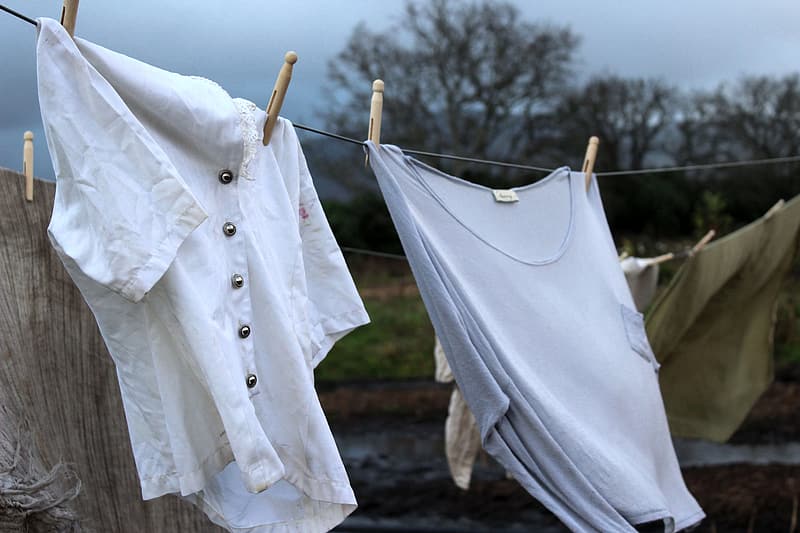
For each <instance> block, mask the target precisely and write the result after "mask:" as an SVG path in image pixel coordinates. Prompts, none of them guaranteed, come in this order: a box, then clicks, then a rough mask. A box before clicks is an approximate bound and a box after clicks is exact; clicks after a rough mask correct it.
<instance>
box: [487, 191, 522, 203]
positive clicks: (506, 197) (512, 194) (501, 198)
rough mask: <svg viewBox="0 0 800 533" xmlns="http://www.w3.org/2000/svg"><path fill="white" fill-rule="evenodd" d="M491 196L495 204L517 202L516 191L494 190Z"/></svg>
mask: <svg viewBox="0 0 800 533" xmlns="http://www.w3.org/2000/svg"><path fill="white" fill-rule="evenodd" d="M492 194H493V195H494V200H495V202H519V198H518V197H517V193H516V191H512V190H511V189H494V190H492Z"/></svg>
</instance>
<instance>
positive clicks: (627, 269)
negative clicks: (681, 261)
mask: <svg viewBox="0 0 800 533" xmlns="http://www.w3.org/2000/svg"><path fill="white" fill-rule="evenodd" d="M620 266H621V267H622V271H623V272H624V273H625V281H627V282H628V287H629V288H630V291H631V296H633V301H634V304H635V305H636V309H637V310H638V311H641V312H644V310H645V309H646V308H647V306H648V305H650V302H651V301H652V299H653V296H655V293H656V288H657V286H658V271H659V265H658V264H657V263H653V262H652V259H649V258H641V257H625V258H624V259H622V260H621V261H620ZM435 341H436V342H435V345H434V349H433V355H434V361H435V369H436V370H435V378H436V381H437V382H439V383H452V382H453V381H455V378H454V377H453V372H452V371H451V370H450V365H448V364H447V358H446V357H445V355H444V349H443V348H442V343H441V342H440V341H439V338H438V337H436V339H435ZM444 428H445V429H444V447H445V455H446V456H447V464H448V466H449V468H450V475H451V476H452V478H453V482H455V484H456V486H457V487H459V488H461V489H463V490H468V489H469V483H470V480H471V478H472V469H473V467H474V465H475V461H476V459H477V457H478V454H479V453H480V451H481V442H480V440H481V436H480V431H479V430H478V423H477V422H476V421H475V417H474V416H473V415H472V413H471V412H470V410H469V407H468V406H467V402H465V401H464V397H463V396H462V394H461V391H460V390H459V389H458V386H457V385H456V386H454V387H453V392H452V394H451V395H450V404H449V407H448V410H447V419H446V420H445V426H444Z"/></svg>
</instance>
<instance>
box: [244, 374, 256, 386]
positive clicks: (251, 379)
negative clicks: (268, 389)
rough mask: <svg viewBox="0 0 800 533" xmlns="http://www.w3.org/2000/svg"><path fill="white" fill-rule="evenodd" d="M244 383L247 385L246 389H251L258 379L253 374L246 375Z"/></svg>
mask: <svg viewBox="0 0 800 533" xmlns="http://www.w3.org/2000/svg"><path fill="white" fill-rule="evenodd" d="M245 383H247V388H248V389H252V388H253V387H255V386H256V383H258V378H257V377H256V375H255V374H247V379H246V381H245Z"/></svg>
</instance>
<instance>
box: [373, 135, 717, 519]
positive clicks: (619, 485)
mask: <svg viewBox="0 0 800 533" xmlns="http://www.w3.org/2000/svg"><path fill="white" fill-rule="evenodd" d="M367 150H368V152H369V160H370V164H371V166H372V169H373V171H374V173H375V175H376V177H377V179H378V184H379V185H380V189H381V192H382V194H383V197H384V199H385V200H386V203H387V205H388V207H389V211H390V213H391V216H392V220H393V221H394V224H395V226H396V227H397V231H398V233H399V235H400V239H401V241H402V244H403V247H404V249H405V252H406V254H407V256H408V259H409V262H410V264H411V268H412V271H413V273H414V277H415V278H416V281H417V284H418V285H419V289H420V293H421V294H422V298H423V301H424V303H425V306H426V309H427V310H428V313H429V315H430V318H431V321H432V322H433V325H434V329H435V330H436V334H437V335H438V336H439V338H440V340H441V343H442V347H443V348H444V352H445V355H446V356H447V360H448V362H449V363H450V367H451V368H452V370H453V375H454V376H455V379H456V382H457V383H458V386H459V388H460V389H461V391H462V393H463V395H464V398H465V399H466V401H467V404H468V405H469V407H470V410H471V411H472V412H473V414H474V415H475V418H476V420H477V422H478V425H479V427H480V431H481V438H482V443H483V446H484V449H486V451H487V452H489V453H490V454H491V455H492V456H493V457H494V458H495V459H496V460H497V461H498V462H499V463H500V464H501V465H502V466H503V467H505V468H506V470H508V471H509V472H511V473H512V474H513V475H514V477H515V478H516V479H517V480H518V481H519V482H520V483H521V484H522V486H523V487H525V489H526V490H528V492H530V493H531V494H532V495H533V496H534V497H535V498H537V499H538V500H540V501H541V502H542V503H543V504H545V505H546V506H547V507H548V508H549V509H550V510H551V511H553V512H554V513H555V514H556V515H557V516H558V517H559V518H560V519H561V520H562V521H563V522H564V523H565V524H566V525H567V526H568V527H569V528H570V529H572V530H573V531H635V528H634V525H636V524H641V523H645V522H651V521H659V520H663V522H664V530H665V531H668V532H669V531H677V530H680V529H682V528H685V527H688V526H691V525H693V524H695V523H697V522H698V521H699V520H701V519H702V518H703V516H704V514H703V512H702V510H701V509H700V507H699V506H698V504H697V502H696V501H695V500H694V498H693V497H692V495H691V494H690V493H689V492H688V490H687V489H686V486H685V484H684V482H683V478H682V476H681V472H680V469H679V466H678V462H677V459H676V457H675V452H674V449H673V447H672V441H671V440H670V435H669V429H668V427H667V421H666V417H665V414H664V406H663V402H662V399H661V394H660V392H659V388H658V379H657V368H658V365H657V363H656V362H655V357H654V356H653V353H652V350H651V349H650V345H649V343H648V341H647V336H646V334H645V330H644V324H643V320H642V315H641V314H640V313H638V312H637V311H636V310H635V306H634V303H633V301H632V299H631V294H630V291H629V289H628V286H627V284H626V282H625V277H624V275H623V273H622V270H621V268H620V266H619V262H618V259H617V254H616V250H615V248H614V243H613V240H612V238H611V233H610V231H609V228H608V223H607V221H606V218H605V214H604V211H603V206H602V203H601V200H600V194H599V191H598V188H597V185H596V183H597V180H596V179H594V178H593V179H592V184H591V188H590V189H589V191H588V193H587V191H586V190H585V186H584V174H583V173H579V172H571V171H570V170H569V169H568V168H561V169H558V170H556V171H554V172H553V173H552V174H551V175H550V176H548V177H546V178H544V179H542V180H540V181H538V182H536V183H533V184H531V185H527V186H524V187H519V188H515V189H512V190H511V191H503V192H498V193H497V194H495V192H494V191H492V190H491V189H488V188H486V187H483V186H480V185H476V184H473V183H470V182H467V181H464V180H461V179H459V178H456V177H453V176H449V175H447V174H445V173H442V172H440V171H438V170H436V169H434V168H431V167H429V166H427V165H425V164H424V163H421V162H419V161H417V160H415V159H413V158H410V157H407V156H405V155H404V154H403V153H402V151H401V150H400V149H399V148H397V147H395V146H391V145H382V146H380V147H377V148H376V147H375V145H374V144H372V143H367ZM497 198H499V200H502V201H499V200H498V199H497ZM515 199H516V201H514V200H515Z"/></svg>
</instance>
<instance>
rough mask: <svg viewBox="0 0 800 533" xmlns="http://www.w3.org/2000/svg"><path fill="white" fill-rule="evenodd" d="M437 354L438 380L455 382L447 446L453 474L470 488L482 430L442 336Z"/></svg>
mask: <svg viewBox="0 0 800 533" xmlns="http://www.w3.org/2000/svg"><path fill="white" fill-rule="evenodd" d="M433 357H434V360H435V362H436V370H435V379H436V381H437V382H439V383H453V392H452V393H451V395H450V405H449V407H448V409H447V420H446V421H445V423H444V448H445V455H446V456H447V465H448V466H449V467H450V475H451V476H452V477H453V481H454V482H455V484H456V486H457V487H459V488H460V489H463V490H467V489H469V483H470V480H471V479H472V468H473V466H474V465H475V460H476V459H477V458H478V454H479V453H480V451H481V434H480V431H479V430H478V423H477V422H476V421H475V417H474V416H473V415H472V411H470V410H469V407H467V402H466V401H464V397H463V396H462V395H461V391H460V390H459V389H458V385H456V384H455V383H454V381H455V378H454V377H453V372H452V371H451V370H450V365H449V364H448V363H447V359H446V358H445V355H444V350H443V349H442V345H441V343H440V342H439V338H438V337H437V338H436V343H435V346H434V348H433Z"/></svg>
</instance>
